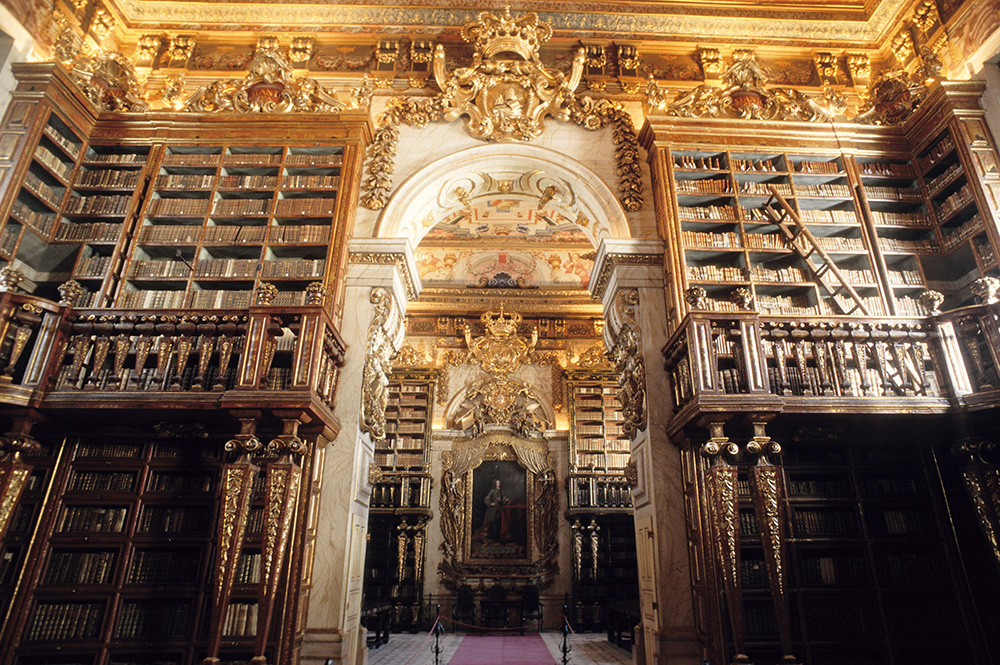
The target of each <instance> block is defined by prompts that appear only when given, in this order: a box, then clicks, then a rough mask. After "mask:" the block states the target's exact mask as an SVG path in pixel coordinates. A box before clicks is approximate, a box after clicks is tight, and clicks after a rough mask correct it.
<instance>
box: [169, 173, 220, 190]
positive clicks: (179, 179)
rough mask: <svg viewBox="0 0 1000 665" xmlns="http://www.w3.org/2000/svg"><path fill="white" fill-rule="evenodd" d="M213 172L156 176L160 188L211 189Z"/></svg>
mask: <svg viewBox="0 0 1000 665" xmlns="http://www.w3.org/2000/svg"><path fill="white" fill-rule="evenodd" d="M213 182H215V175H214V174H212V173H168V174H164V175H160V176H157V177H156V187H157V188H158V189H211V187H212V183H213Z"/></svg>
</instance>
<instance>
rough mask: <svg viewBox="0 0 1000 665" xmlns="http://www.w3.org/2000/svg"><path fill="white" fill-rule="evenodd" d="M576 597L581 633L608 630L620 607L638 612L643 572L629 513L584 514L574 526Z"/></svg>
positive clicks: (574, 614) (575, 617)
mask: <svg viewBox="0 0 1000 665" xmlns="http://www.w3.org/2000/svg"><path fill="white" fill-rule="evenodd" d="M570 534H571V538H572V540H573V543H574V544H573V557H574V561H573V598H572V605H571V608H570V611H571V614H572V620H573V623H574V625H575V626H576V628H577V629H578V630H605V629H608V627H609V620H610V615H609V611H610V610H611V609H612V608H613V607H616V606H622V605H625V606H632V605H635V609H636V610H637V609H638V603H637V601H636V598H638V587H639V569H638V563H637V559H636V547H635V521H634V519H633V517H632V515H630V514H629V515H625V514H580V515H578V516H575V517H574V520H573V523H572V524H571V526H570Z"/></svg>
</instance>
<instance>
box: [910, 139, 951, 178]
mask: <svg viewBox="0 0 1000 665" xmlns="http://www.w3.org/2000/svg"><path fill="white" fill-rule="evenodd" d="M954 149H955V144H954V142H952V140H951V135H945V137H944V138H943V139H942V140H940V141H938V142H937V143H936V144H935V145H933V146H932V147H931V148H930V149H929V150H928V151H927V152H926V153H925V154H924V155H923V156H921V157H919V158H918V159H917V164H918V166H919V167H920V172H921V173H926V172H927V170H928V169H929V168H930V167H932V166H934V165H935V164H937V163H938V162H939V161H941V158H942V157H944V156H945V155H947V154H948V153H950V152H951V151H952V150H954Z"/></svg>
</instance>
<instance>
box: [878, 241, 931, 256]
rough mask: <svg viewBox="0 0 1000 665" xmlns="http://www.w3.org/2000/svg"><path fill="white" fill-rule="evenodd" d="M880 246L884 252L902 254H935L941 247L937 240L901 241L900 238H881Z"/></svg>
mask: <svg viewBox="0 0 1000 665" xmlns="http://www.w3.org/2000/svg"><path fill="white" fill-rule="evenodd" d="M878 242H879V246H880V247H881V248H882V251H883V252H902V253H904V254H935V253H937V251H938V249H939V245H938V243H937V241H935V240H901V239H899V238H879V240H878Z"/></svg>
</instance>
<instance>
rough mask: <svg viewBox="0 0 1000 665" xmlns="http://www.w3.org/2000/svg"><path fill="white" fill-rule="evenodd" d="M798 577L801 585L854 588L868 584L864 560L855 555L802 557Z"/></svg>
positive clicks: (868, 576) (866, 567) (868, 578)
mask: <svg viewBox="0 0 1000 665" xmlns="http://www.w3.org/2000/svg"><path fill="white" fill-rule="evenodd" d="M799 576H800V578H801V580H802V583H803V584H817V585H818V584H824V585H838V586H855V585H858V586H860V585H864V584H868V583H870V581H871V580H870V575H869V568H868V565H867V563H866V562H865V560H864V559H863V558H862V557H860V556H856V555H850V554H847V555H837V556H802V558H801V565H800V566H799Z"/></svg>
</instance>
